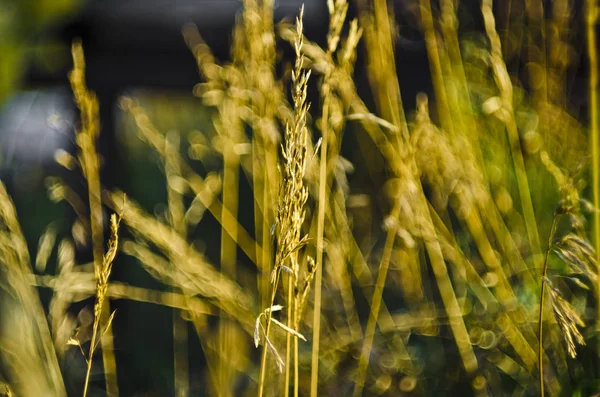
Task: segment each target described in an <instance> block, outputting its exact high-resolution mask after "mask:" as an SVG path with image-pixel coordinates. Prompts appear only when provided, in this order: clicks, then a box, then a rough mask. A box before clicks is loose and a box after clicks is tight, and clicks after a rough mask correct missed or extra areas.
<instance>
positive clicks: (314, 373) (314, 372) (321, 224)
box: [310, 83, 329, 397]
mask: <svg viewBox="0 0 600 397" xmlns="http://www.w3.org/2000/svg"><path fill="white" fill-rule="evenodd" d="M324 84H326V83H324ZM326 91H327V88H326V87H325V88H324V90H323V92H326ZM328 127H329V99H328V96H327V95H325V96H324V102H323V116H322V118H321V134H322V141H321V142H322V143H321V162H320V163H319V207H318V215H317V269H316V271H315V303H314V310H313V344H312V360H311V368H310V395H311V397H317V390H318V385H319V343H320V338H321V288H322V283H323V242H324V236H323V234H324V229H325V200H326V199H327V198H326V196H325V195H326V193H327V192H326V187H327V146H328V145H327V142H328V140H329V136H328Z"/></svg>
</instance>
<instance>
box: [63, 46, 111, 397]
mask: <svg viewBox="0 0 600 397" xmlns="http://www.w3.org/2000/svg"><path fill="white" fill-rule="evenodd" d="M72 54H73V71H72V72H71V74H70V76H69V79H70V81H71V86H72V89H73V93H74V95H75V101H76V104H77V107H78V108H79V110H80V115H81V126H80V130H79V131H78V132H77V136H76V141H77V145H78V147H79V163H80V164H81V166H82V170H83V174H84V177H85V180H86V182H87V185H88V202H89V208H90V229H91V238H92V252H93V257H94V271H95V274H96V278H97V280H98V288H99V292H98V294H97V296H96V304H95V306H94V333H93V337H92V343H91V345H90V353H89V357H88V369H87V374H86V380H85V385H84V391H83V395H84V396H85V395H86V393H87V388H88V383H89V376H90V372H91V369H92V360H93V358H92V354H93V352H94V350H95V348H96V346H95V343H96V337H98V335H97V329H98V326H99V324H100V323H103V324H106V326H107V328H106V330H105V331H104V332H103V333H102V335H101V338H102V361H103V363H104V375H105V379H106V392H107V393H108V395H109V396H118V394H119V389H118V385H117V373H116V362H115V356H114V353H113V339H112V329H111V328H110V326H109V325H110V320H111V318H112V316H111V315H110V308H109V305H108V304H107V305H104V304H103V302H104V293H105V292H104V293H102V292H101V289H102V290H105V289H106V283H107V282H108V275H109V274H110V269H111V266H112V259H113V258H114V254H115V253H114V252H113V253H112V255H113V258H110V260H109V261H108V262H107V256H108V253H107V256H105V255H104V248H103V244H104V226H103V220H102V201H101V190H100V159H99V155H98V152H97V149H96V144H97V141H98V138H99V136H100V123H99V117H98V106H99V105H98V101H97V99H96V96H95V95H94V94H93V93H91V92H90V91H88V89H87V87H86V84H85V59H84V55H83V48H82V46H81V43H74V44H73V47H72ZM115 233H116V231H115ZM114 237H116V234H115V236H114ZM114 249H115V250H116V246H115V247H114ZM105 272H108V274H106V273H105ZM103 277H105V278H106V280H104V279H103Z"/></svg>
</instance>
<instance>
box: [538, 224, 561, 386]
mask: <svg viewBox="0 0 600 397" xmlns="http://www.w3.org/2000/svg"><path fill="white" fill-rule="evenodd" d="M557 221H558V215H554V219H553V220H552V227H551V229H550V235H549V236H548V248H547V249H546V255H545V256H544V268H543V269H542V277H541V282H542V287H541V291H540V318H539V331H538V335H539V337H538V341H539V342H538V368H539V370H540V372H539V377H540V396H541V397H544V343H543V336H544V334H543V332H544V327H543V324H544V323H543V320H544V293H545V291H546V282H545V281H544V279H545V278H546V274H547V273H548V257H549V256H550V250H551V249H552V240H553V239H554V233H555V232H556V224H557Z"/></svg>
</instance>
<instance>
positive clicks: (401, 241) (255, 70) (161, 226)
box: [0, 0, 600, 397]
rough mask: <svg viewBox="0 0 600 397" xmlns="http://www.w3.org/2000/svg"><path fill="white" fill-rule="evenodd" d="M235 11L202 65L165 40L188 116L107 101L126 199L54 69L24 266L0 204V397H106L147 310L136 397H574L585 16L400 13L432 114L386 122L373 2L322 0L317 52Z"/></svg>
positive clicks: (593, 154) (591, 321) (297, 32)
mask: <svg viewBox="0 0 600 397" xmlns="http://www.w3.org/2000/svg"><path fill="white" fill-rule="evenodd" d="M243 3H244V8H243V11H242V12H241V14H240V16H239V19H238V22H237V24H236V26H235V29H234V31H233V40H232V42H233V44H232V48H231V60H230V61H228V62H227V63H222V62H219V61H218V60H216V59H215V57H214V56H213V53H212V52H211V49H210V48H209V47H208V46H207V45H206V44H205V42H204V41H203V39H202V37H201V36H200V34H199V33H198V31H197V29H196V28H195V27H194V26H191V25H188V26H185V27H184V28H183V38H182V40H185V41H186V43H187V45H188V46H189V48H190V51H191V54H193V56H194V57H195V59H196V61H197V64H198V69H199V72H200V75H201V78H199V81H201V82H200V83H198V84H197V85H196V86H195V87H193V94H194V96H196V97H197V98H198V101H197V102H194V103H190V102H189V101H187V102H186V101H182V102H181V103H180V102H179V101H178V99H177V98H172V99H169V100H166V99H164V98H162V99H161V98H160V97H159V98H153V97H152V95H145V96H144V95H140V96H139V97H138V96H135V95H132V96H128V97H123V98H121V100H120V107H121V110H120V112H121V113H120V115H121V117H120V118H119V123H120V125H121V126H122V128H123V129H124V130H125V131H127V134H125V135H124V136H123V137H121V141H120V144H121V147H120V148H119V150H122V151H123V153H121V155H126V156H130V161H131V163H133V164H134V165H133V166H132V168H131V170H130V171H129V172H130V173H133V174H134V179H135V180H134V181H133V182H132V183H131V186H129V187H130V189H128V187H127V186H125V187H123V189H122V190H119V189H116V188H105V187H104V185H103V181H102V180H101V177H100V176H101V169H102V165H103V162H105V161H109V160H110V159H105V158H102V157H101V156H100V155H99V154H98V153H99V151H98V148H97V145H98V141H99V138H100V137H101V134H102V132H101V129H102V128H101V125H100V123H99V116H98V109H99V104H98V102H97V100H96V97H95V95H94V93H93V92H91V91H90V90H88V88H87V87H86V82H85V57H84V53H83V50H82V47H81V45H80V44H79V43H74V44H73V48H72V54H73V65H74V68H73V70H72V72H71V74H70V81H71V85H72V89H73V95H74V98H75V101H76V104H77V107H78V109H79V111H80V118H79V120H80V122H79V124H78V127H77V135H76V142H75V143H76V147H77V151H76V153H75V154H69V153H67V152H65V151H60V152H57V153H56V156H55V157H56V161H57V162H58V163H59V164H60V165H61V166H63V167H64V168H65V174H67V175H69V174H72V175H80V176H83V178H84V179H85V181H86V188H85V189H81V187H79V186H72V184H70V183H69V182H68V180H69V178H61V177H56V176H55V177H48V178H47V180H46V186H47V193H48V195H49V197H50V199H51V200H53V201H55V202H63V203H67V204H68V205H69V207H70V208H72V212H73V214H74V215H73V219H74V222H73V224H72V225H69V227H68V228H67V229H66V230H67V232H66V233H58V232H57V230H56V227H55V225H54V224H51V225H49V227H48V228H47V229H46V231H45V232H44V233H43V234H42V235H41V236H39V244H38V247H37V250H33V252H30V251H31V250H30V249H29V247H28V244H27V241H26V239H25V237H24V235H23V232H22V230H21V226H20V220H22V219H25V218H26V217H27V216H28V214H26V213H18V214H17V211H16V210H15V206H14V204H13V201H12V199H11V197H10V196H9V194H8V193H7V189H6V188H5V187H4V184H0V393H2V392H4V395H6V396H25V397H28V396H32V397H33V396H67V395H69V396H70V395H76V396H78V395H83V396H86V395H87V396H103V395H108V396H117V395H123V396H127V395H130V392H129V391H127V392H125V391H124V387H125V386H124V385H126V384H127V379H123V376H122V374H123V373H124V372H123V370H120V369H119V368H120V367H121V368H123V366H128V367H133V368H140V371H142V369H141V368H147V366H146V364H145V363H142V362H133V363H131V362H127V363H126V362H124V360H122V359H120V354H119V351H118V349H115V348H114V346H115V343H119V338H121V340H134V339H135V338H137V337H138V335H136V332H150V331H147V330H151V329H156V328H164V327H165V324H164V323H161V324H157V323H156V322H155V321H152V318H151V317H148V316H147V317H146V318H147V320H148V321H147V323H143V324H137V325H136V328H135V330H134V329H131V330H130V333H129V334H127V332H128V331H127V329H124V327H120V328H118V327H117V325H116V324H119V323H123V321H125V318H123V317H122V318H119V317H120V316H125V317H126V316H127V315H126V312H122V311H120V310H114V307H113V306H114V304H115V302H117V301H122V300H129V301H136V302H141V303H144V304H148V305H152V306H161V307H166V308H169V309H170V312H169V313H170V315H169V318H168V320H169V321H168V324H166V326H167V327H168V329H169V330H170V331H169V332H170V337H169V338H168V340H155V341H153V344H156V345H169V349H171V350H170V351H172V369H171V370H170V371H169V372H168V373H169V377H170V379H166V380H164V383H165V384H168V385H170V386H162V387H161V388H160V389H158V388H157V389H156V390H152V387H150V388H148V387H145V388H143V391H142V389H141V388H140V390H136V391H134V392H131V393H133V394H132V395H136V396H164V395H174V396H178V397H179V396H204V395H207V396H208V395H210V396H212V395H214V396H254V395H258V396H290V395H293V396H355V397H358V396H440V395H472V396H487V395H490V396H533V395H542V396H543V395H548V396H571V395H572V396H592V395H595V394H596V393H600V381H599V380H600V378H599V372H600V368H599V366H598V353H599V350H598V347H599V346H600V340H598V322H599V316H598V311H599V310H600V306H599V305H598V292H597V287H598V269H597V262H598V254H597V248H598V246H599V245H600V212H599V210H598V209H597V208H598V207H599V204H600V196H599V195H600V163H599V157H598V156H599V154H598V151H599V149H600V142H599V141H598V139H599V138H598V137H599V134H600V132H599V127H598V114H597V112H598V100H597V83H598V76H597V73H598V64H597V43H596V38H595V35H596V28H595V26H596V22H597V21H596V19H597V13H598V10H597V8H596V5H595V4H594V3H593V2H592V1H591V0H588V1H586V3H585V4H581V3H580V2H574V1H569V0H557V1H554V2H552V3H551V4H550V3H543V2H541V1H529V2H525V1H521V0H511V1H508V2H498V4H496V5H494V4H492V1H491V0H481V3H480V4H478V6H477V7H476V8H473V7H472V6H469V7H466V6H464V7H463V6H462V5H461V4H460V3H459V2H454V1H451V0H439V3H435V4H433V3H430V0H420V1H418V2H417V1H415V2H411V4H414V10H413V11H414V20H415V21H416V22H415V26H416V27H417V28H418V29H419V30H420V31H421V33H422V36H423V38H424V42H423V43H424V47H425V48H426V52H427V57H428V60H429V71H430V73H431V87H433V92H432V94H431V95H427V94H425V93H419V94H418V95H417V96H416V98H410V99H407V98H406V97H403V95H402V87H401V86H400V84H399V78H398V73H399V70H401V69H402V66H401V65H402V62H403V60H402V59H401V58H399V57H398V56H397V53H396V51H397V46H396V44H397V42H398V41H399V40H400V38H401V37H400V36H401V34H402V31H403V30H402V29H401V27H398V26H395V23H394V11H393V9H392V8H391V5H390V4H388V2H386V1H384V0H374V1H372V2H365V1H362V2H361V1H357V2H356V3H357V4H356V8H357V10H358V12H357V13H356V14H357V15H358V16H357V18H356V19H352V20H349V18H347V14H348V4H347V3H346V1H344V0H328V1H327V5H328V8H329V14H330V22H329V32H328V35H327V40H326V42H324V43H321V45H319V44H316V43H313V42H311V41H309V40H308V39H307V38H306V37H305V36H304V34H305V32H304V30H303V23H302V10H299V16H298V18H297V19H296V21H295V23H291V21H287V22H281V23H277V24H274V23H273V1H269V0H264V1H260V0H244V1H243ZM371 3H372V4H371ZM466 11H469V12H475V11H476V12H477V15H468V16H466ZM495 16H496V17H495ZM496 18H497V20H496ZM463 19H464V20H465V21H467V22H464V23H465V24H466V28H463V25H462V24H463ZM459 22H460V23H461V25H460V26H461V28H460V29H459ZM476 27H479V29H477V28H476ZM582 43H584V45H582ZM290 48H291V49H292V51H293V54H294V57H293V62H291V63H286V62H285V61H281V59H282V58H281V57H279V56H278V54H279V53H280V52H281V51H284V50H286V51H289V50H290ZM357 58H358V60H359V61H358V62H357ZM582 70H583V71H584V75H585V76H584V77H583V78H582V77H581V76H582ZM359 76H362V78H361V77H359ZM404 77H405V76H404ZM363 80H364V81H363ZM400 80H402V79H400ZM359 81H360V84H359ZM582 81H584V82H585V84H582ZM365 82H366V83H368V87H367V88H365ZM190 89H192V87H190ZM423 91H424V92H425V91H427V87H423ZM577 95H579V96H583V97H584V98H585V100H583V101H581V100H580V101H579V102H578V101H576V100H575V99H577ZM574 98H575V99H574ZM579 99H581V98H579ZM403 100H405V101H407V102H410V103H413V101H414V103H415V104H416V106H415V108H414V109H413V108H409V107H407V106H405V105H404V104H403ZM582 102H583V103H585V105H584V106H582V105H580V103H582ZM175 115H177V116H175ZM124 153H126V154H124ZM135 164H138V165H137V166H136V165H135ZM136 167H137V168H136ZM149 169H152V171H148V170H149ZM136 172H139V173H136ZM158 173H160V175H161V178H162V182H161V181H159V180H158V179H157V178H156V174H158ZM82 190H83V191H84V194H82V193H81V191H82ZM157 191H160V192H161V193H160V196H161V197H163V198H164V199H163V200H162V202H161V203H154V202H152V200H150V199H149V198H148V197H149V196H150V194H151V193H152V192H154V193H155V192H157ZM86 247H88V248H89V252H90V253H91V254H90V256H89V259H90V260H89V261H82V260H80V258H81V257H82V256H81V255H79V254H77V253H78V252H79V251H80V250H85V249H86ZM123 266H128V267H135V270H131V271H132V272H137V274H141V273H143V277H145V278H146V279H150V280H151V281H152V283H154V284H153V285H155V288H148V287H146V286H143V287H142V286H140V285H135V283H134V282H129V281H128V282H123V281H122V280H115V279H113V277H112V273H113V270H114V269H118V268H119V267H123ZM116 271H117V270H115V272H116ZM74 308H77V310H75V309H74ZM160 318H161V319H164V316H162V317H160ZM117 329H118V330H120V331H119V332H121V333H123V332H125V334H124V335H120V336H119V335H117V331H116V330H117ZM192 346H197V347H198V349H197V350H198V351H199V352H200V353H199V354H196V353H194V354H191V353H190V352H191V351H192V350H194V349H192ZM154 347H155V346H148V349H147V351H148V356H147V357H149V358H148V360H151V352H152V351H153V350H152V349H153V348H154ZM74 363H75V364H74ZM74 365H75V366H77V365H78V366H79V367H81V368H80V370H77V371H73V370H70V369H69V368H72V367H73V366H74ZM159 382H160V381H159ZM3 388H4V389H3ZM127 390H131V387H129V388H127ZM159 390H161V391H159Z"/></svg>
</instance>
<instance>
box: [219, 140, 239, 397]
mask: <svg viewBox="0 0 600 397" xmlns="http://www.w3.org/2000/svg"><path fill="white" fill-rule="evenodd" d="M223 161H224V166H225V169H224V172H223V212H229V213H230V214H232V215H233V216H234V218H237V213H238V180H239V158H238V155H237V153H236V152H235V149H234V142H230V143H229V145H225V150H224V151H223ZM222 222H223V223H225V222H227V218H226V217H225V216H223V220H222ZM229 227H230V228H231V229H230V230H231V235H230V234H228V233H227V230H226V227H225V226H223V228H222V230H221V272H222V273H223V274H225V275H226V276H227V277H229V278H230V279H231V280H234V281H235V279H236V257H237V255H236V253H237V243H236V241H237V222H232V224H231V225H229ZM222 314H224V313H222ZM224 317H225V316H223V315H222V316H221V318H220V326H219V327H220V332H219V352H220V354H219V395H221V396H229V395H230V394H231V389H230V380H231V379H230V378H231V365H230V364H229V360H230V355H231V354H233V353H234V351H233V350H232V348H233V346H234V344H235V340H234V334H233V329H232V327H233V325H232V324H231V323H230V319H228V318H224Z"/></svg>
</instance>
